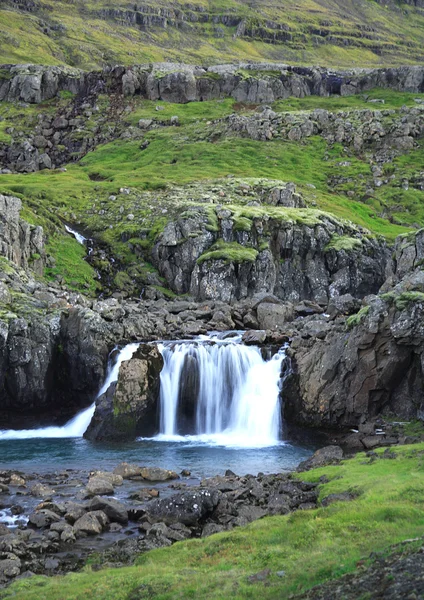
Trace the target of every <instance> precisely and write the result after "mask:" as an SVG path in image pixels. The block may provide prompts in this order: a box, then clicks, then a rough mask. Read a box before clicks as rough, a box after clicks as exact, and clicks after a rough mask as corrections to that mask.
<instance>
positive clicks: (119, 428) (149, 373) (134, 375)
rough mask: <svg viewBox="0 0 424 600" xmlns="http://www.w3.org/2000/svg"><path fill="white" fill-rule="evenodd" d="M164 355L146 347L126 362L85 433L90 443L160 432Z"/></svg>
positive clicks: (102, 399) (98, 404) (141, 347)
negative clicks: (161, 379) (158, 425)
mask: <svg viewBox="0 0 424 600" xmlns="http://www.w3.org/2000/svg"><path fill="white" fill-rule="evenodd" d="M162 366H163V359H162V355H161V354H160V352H159V350H158V348H157V347H156V346H149V345H147V344H143V345H141V346H139V348H138V350H137V351H136V352H135V354H134V355H133V357H132V358H131V359H130V360H128V361H124V362H123V363H122V364H121V367H120V369H119V378H118V381H117V383H116V384H113V385H111V387H110V388H109V390H108V391H107V392H106V393H105V394H104V395H103V396H101V397H100V398H99V399H98V400H97V403H96V411H95V413H94V416H93V419H92V421H91V423H90V426H89V428H88V430H87V432H86V433H85V436H84V437H86V438H87V439H90V440H114V441H118V440H119V441H120V440H132V439H135V437H136V435H148V434H150V435H151V434H152V433H154V432H155V431H157V428H158V427H157V417H158V410H157V409H158V407H157V401H158V399H159V385H160V379H159V376H160V372H161V370H162Z"/></svg>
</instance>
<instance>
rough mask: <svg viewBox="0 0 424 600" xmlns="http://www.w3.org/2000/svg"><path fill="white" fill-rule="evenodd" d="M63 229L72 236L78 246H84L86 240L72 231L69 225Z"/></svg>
mask: <svg viewBox="0 0 424 600" xmlns="http://www.w3.org/2000/svg"><path fill="white" fill-rule="evenodd" d="M65 229H66V231H67V232H68V233H70V234H71V235H73V236H74V238H75V239H76V240H77V242H78V243H79V244H82V245H83V246H84V245H85V244H86V242H87V238H86V237H84V236H83V235H81V234H80V233H78V231H75V229H72V228H71V227H69V225H65Z"/></svg>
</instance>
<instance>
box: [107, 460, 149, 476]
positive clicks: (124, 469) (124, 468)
mask: <svg viewBox="0 0 424 600" xmlns="http://www.w3.org/2000/svg"><path fill="white" fill-rule="evenodd" d="M141 469H142V467H139V466H138V465H131V464H129V463H126V462H123V463H121V464H120V465H118V466H117V467H115V469H114V470H113V472H114V474H115V475H120V476H121V477H122V478H123V479H133V478H134V477H141Z"/></svg>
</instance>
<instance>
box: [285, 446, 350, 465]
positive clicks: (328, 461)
mask: <svg viewBox="0 0 424 600" xmlns="http://www.w3.org/2000/svg"><path fill="white" fill-rule="evenodd" d="M342 458H343V450H342V449H341V448H340V446H325V448H320V449H319V450H317V451H316V452H315V453H314V454H313V455H312V456H311V457H310V458H308V459H307V460H304V461H303V462H301V463H300V464H299V465H298V467H297V469H296V470H297V471H309V470H310V469H315V468H317V467H325V466H326V465H334V464H337V463H339V462H340V461H341V459H342Z"/></svg>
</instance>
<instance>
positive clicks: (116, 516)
mask: <svg viewBox="0 0 424 600" xmlns="http://www.w3.org/2000/svg"><path fill="white" fill-rule="evenodd" d="M90 510H91V511H96V510H102V511H103V512H104V513H105V514H106V515H107V516H108V517H109V519H110V520H111V521H114V522H117V523H123V524H124V525H125V524H126V523H128V511H127V508H126V506H125V505H124V504H122V502H118V500H115V499H113V498H101V497H100V496H95V497H94V498H93V499H92V500H91V502H90Z"/></svg>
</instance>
